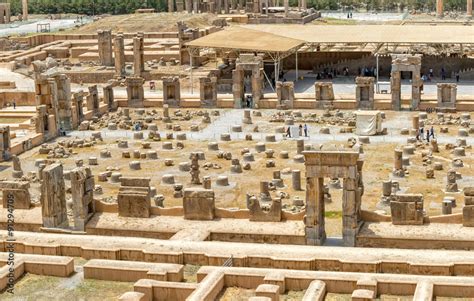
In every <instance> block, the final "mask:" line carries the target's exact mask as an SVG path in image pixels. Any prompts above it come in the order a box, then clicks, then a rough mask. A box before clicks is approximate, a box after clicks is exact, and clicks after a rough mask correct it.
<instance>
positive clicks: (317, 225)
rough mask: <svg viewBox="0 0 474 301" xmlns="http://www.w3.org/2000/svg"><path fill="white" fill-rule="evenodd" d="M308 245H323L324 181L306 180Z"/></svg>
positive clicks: (319, 179) (324, 235)
mask: <svg viewBox="0 0 474 301" xmlns="http://www.w3.org/2000/svg"><path fill="white" fill-rule="evenodd" d="M304 223H305V236H306V244H307V245H322V244H324V241H325V240H326V231H325V229H324V179H323V178H306V215H305V217H304Z"/></svg>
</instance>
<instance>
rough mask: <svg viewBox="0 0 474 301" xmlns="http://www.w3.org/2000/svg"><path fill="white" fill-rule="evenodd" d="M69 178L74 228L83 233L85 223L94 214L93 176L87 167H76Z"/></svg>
mask: <svg viewBox="0 0 474 301" xmlns="http://www.w3.org/2000/svg"><path fill="white" fill-rule="evenodd" d="M70 177H71V194H72V211H73V216H74V228H75V230H77V231H85V227H86V224H87V221H89V219H90V218H91V217H92V216H93V215H94V213H95V204H94V187H95V186H94V185H95V184H94V176H93V175H92V173H91V170H90V168H89V167H78V168H76V169H73V170H72V171H71V173H70Z"/></svg>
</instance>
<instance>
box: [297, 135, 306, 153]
mask: <svg viewBox="0 0 474 301" xmlns="http://www.w3.org/2000/svg"><path fill="white" fill-rule="evenodd" d="M303 151H304V140H303V139H298V140H296V153H297V154H301V153H303Z"/></svg>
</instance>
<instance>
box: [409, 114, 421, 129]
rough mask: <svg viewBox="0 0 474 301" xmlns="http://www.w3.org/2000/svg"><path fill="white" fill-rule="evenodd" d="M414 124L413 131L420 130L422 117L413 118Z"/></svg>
mask: <svg viewBox="0 0 474 301" xmlns="http://www.w3.org/2000/svg"><path fill="white" fill-rule="evenodd" d="M411 122H412V126H413V127H412V129H414V130H418V129H419V128H420V117H419V116H413V117H412V119H411Z"/></svg>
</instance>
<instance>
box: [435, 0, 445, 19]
mask: <svg viewBox="0 0 474 301" xmlns="http://www.w3.org/2000/svg"><path fill="white" fill-rule="evenodd" d="M443 9H444V4H443V0H436V16H437V17H438V18H442V17H443V14H444V13H443Z"/></svg>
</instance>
